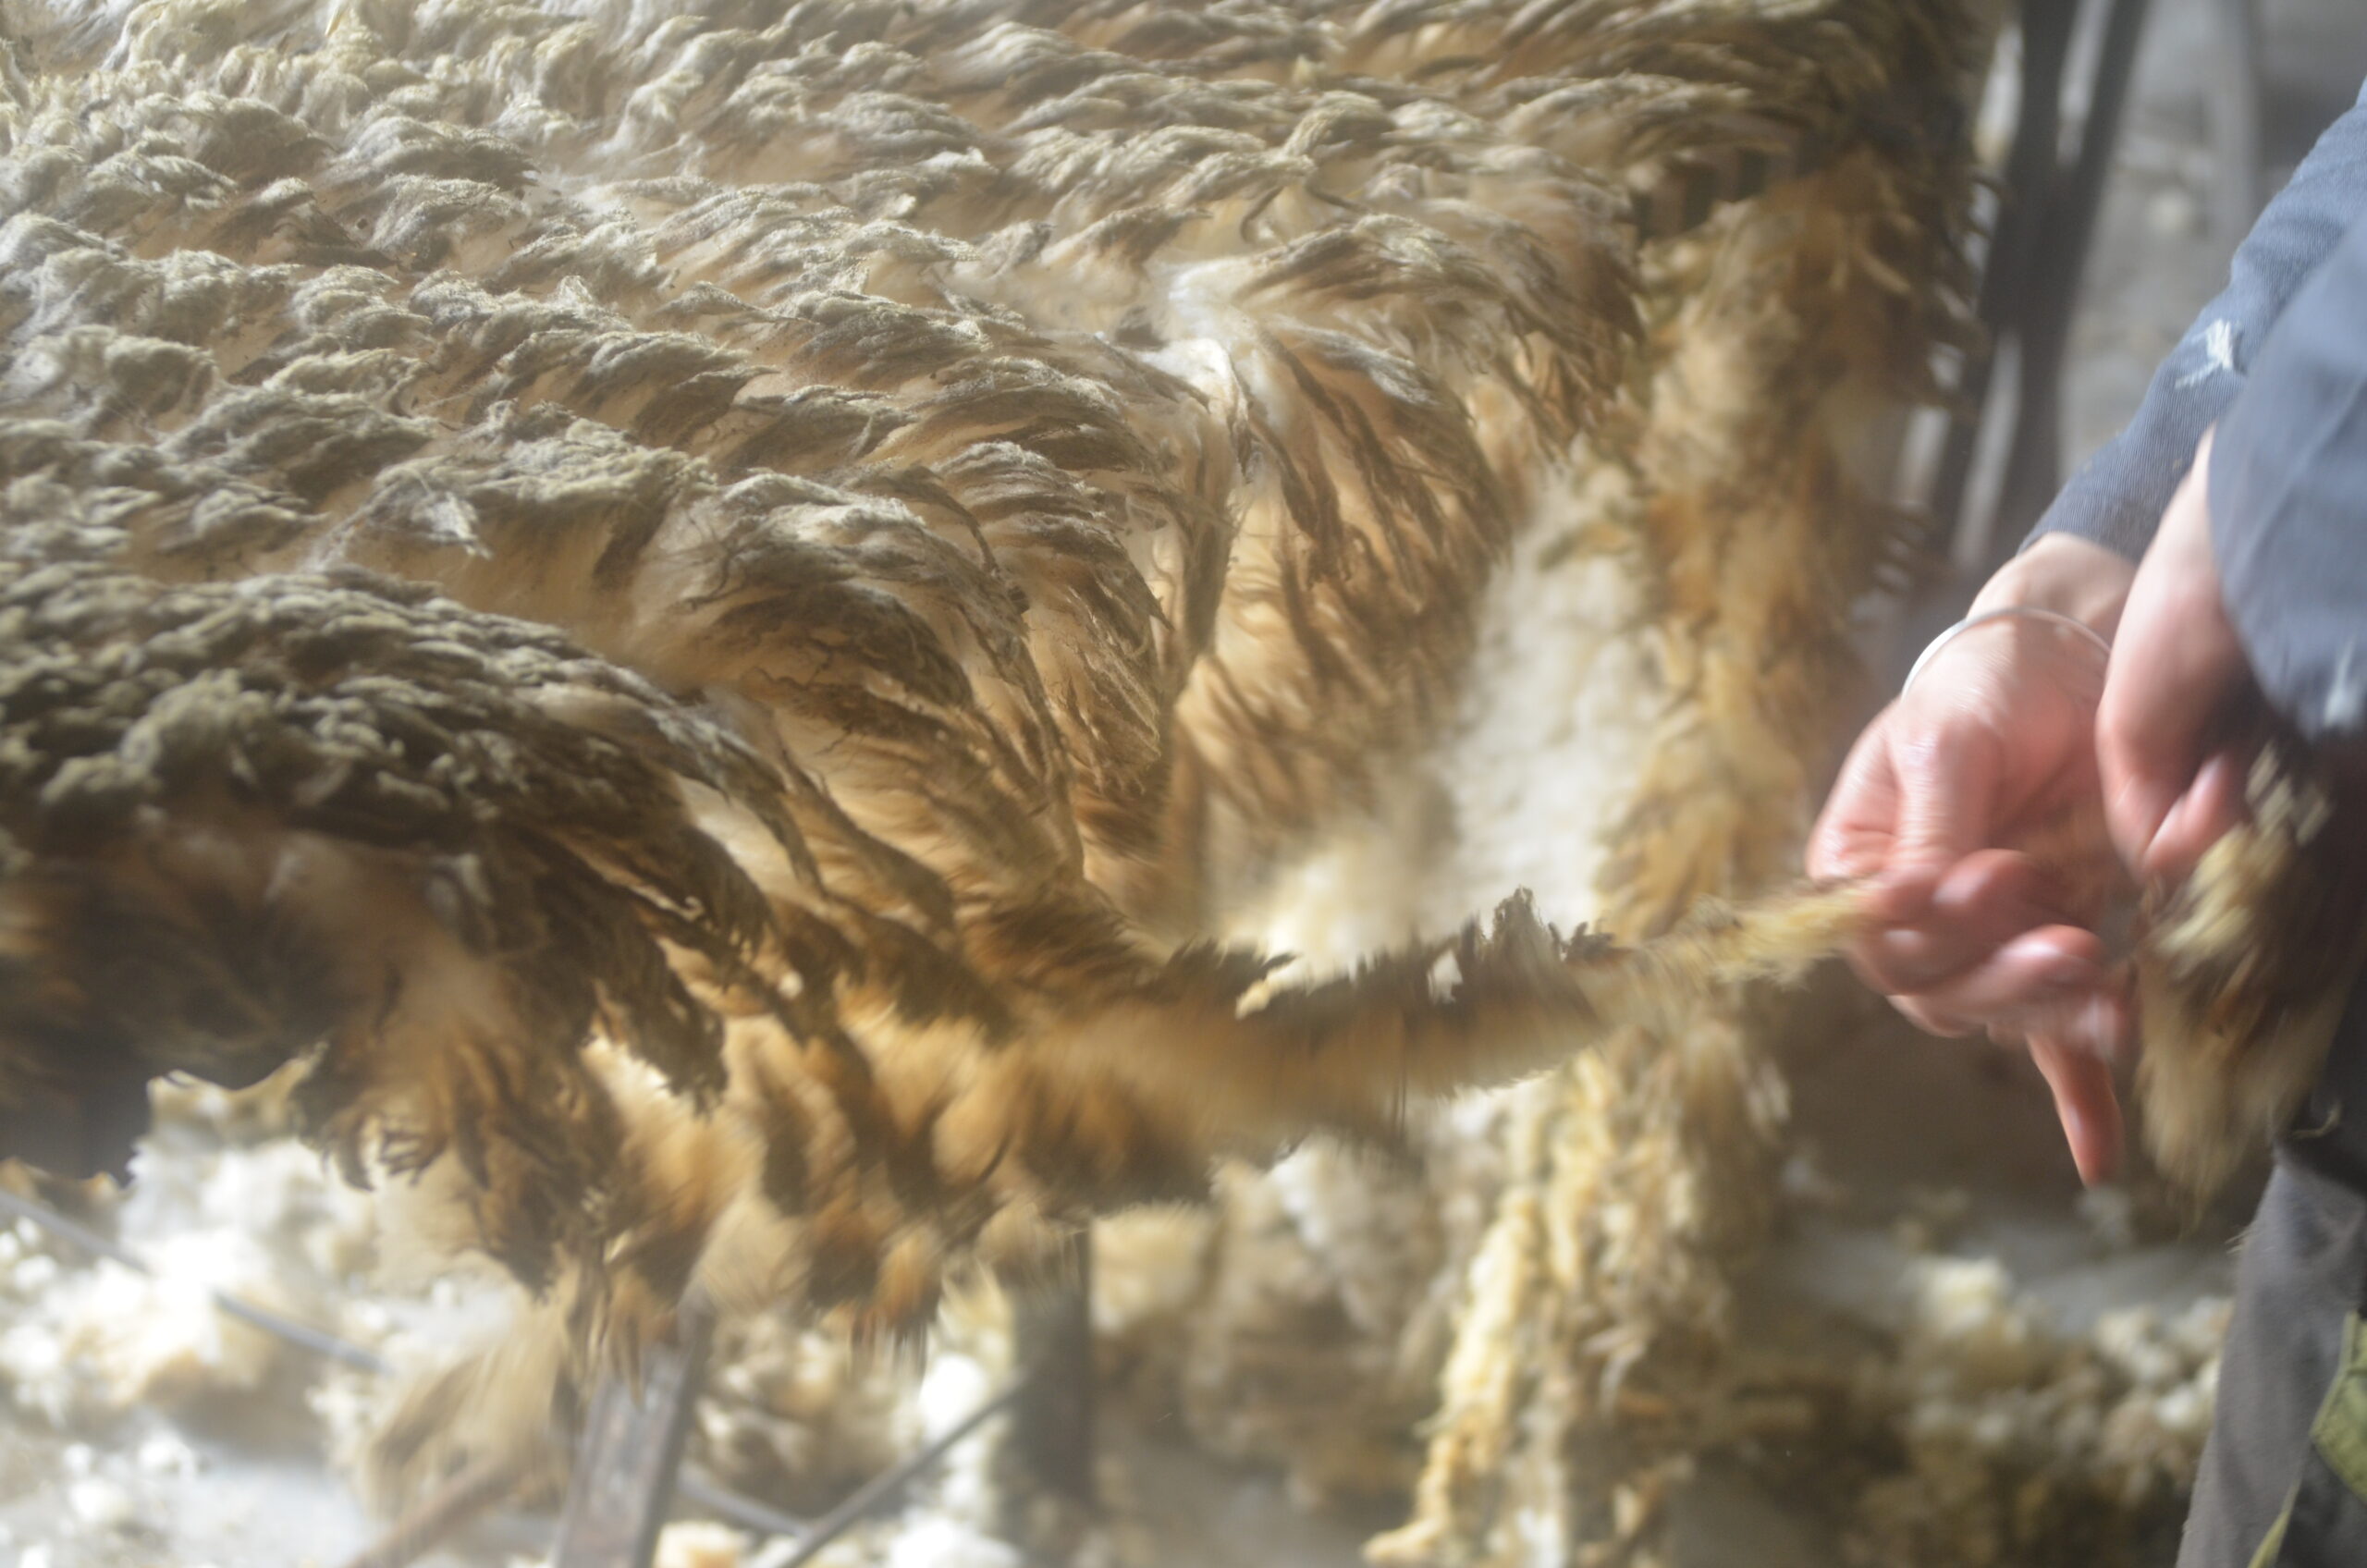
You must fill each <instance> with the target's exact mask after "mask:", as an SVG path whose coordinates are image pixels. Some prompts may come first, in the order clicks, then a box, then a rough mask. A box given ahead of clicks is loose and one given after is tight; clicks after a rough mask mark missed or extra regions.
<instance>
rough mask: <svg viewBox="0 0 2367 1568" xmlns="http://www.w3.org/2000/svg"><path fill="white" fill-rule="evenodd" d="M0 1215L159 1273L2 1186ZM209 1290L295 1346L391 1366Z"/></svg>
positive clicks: (348, 1361) (376, 1368) (368, 1367)
mask: <svg viewBox="0 0 2367 1568" xmlns="http://www.w3.org/2000/svg"><path fill="white" fill-rule="evenodd" d="M0 1213H6V1214H10V1215H14V1216H15V1217H16V1218H18V1219H30V1220H31V1221H32V1222H33V1223H34V1224H36V1225H38V1226H40V1227H41V1228H42V1229H43V1230H44V1231H48V1232H50V1234H52V1235H54V1236H57V1237H59V1238H61V1239H62V1240H65V1241H67V1242H71V1243H73V1244H74V1245H76V1246H78V1247H80V1248H81V1249H82V1250H83V1251H84V1252H88V1253H93V1254H96V1255H97V1256H100V1257H104V1258H105V1259H107V1260H108V1261H109V1262H112V1263H120V1264H122V1265H123V1266H124V1267H125V1268H129V1269H131V1270H132V1271H133V1272H135V1273H139V1274H145V1275H147V1276H149V1277H150V1278H152V1279H153V1278H154V1277H155V1273H156V1271H155V1269H153V1268H150V1267H149V1265H148V1261H147V1259H145V1258H143V1257H141V1256H140V1255H139V1254H138V1253H136V1252H133V1251H132V1250H131V1249H130V1248H129V1247H127V1246H125V1245H124V1244H123V1243H120V1242H117V1241H114V1240H111V1239H109V1238H108V1237H105V1236H102V1235H100V1234H99V1233H98V1232H97V1231H93V1230H92V1229H91V1228H90V1227H89V1226H87V1225H80V1224H77V1223H76V1222H75V1221H73V1220H71V1219H67V1217H66V1216H64V1215H62V1214H60V1213H58V1212H57V1211H56V1210H55V1209H54V1208H51V1207H48V1206H47V1205H45V1204H38V1203H35V1202H33V1201H32V1200H31V1198H23V1197H18V1195H17V1194H14V1193H12V1192H10V1191H8V1190H7V1189H6V1187H0ZM206 1294H207V1295H208V1296H209V1297H211V1298H212V1300H213V1302H214V1305H215V1307H216V1308H218V1309H219V1310H221V1311H223V1312H225V1313H227V1314H228V1315H229V1316H230V1317H236V1318H238V1319H239V1320H240V1321H241V1322H246V1323H251V1324H253V1325H254V1326H255V1327H256V1328H258V1329H263V1330H264V1332H265V1333H268V1334H274V1335H276V1336H277V1337H279V1338H280V1339H283V1340H286V1341H288V1343H290V1344H293V1345H300V1346H301V1347H303V1348H304V1349H306V1350H308V1351H311V1352H312V1353H313V1354H314V1355H318V1356H324V1357H325V1358H327V1359H328V1360H330V1361H340V1362H343V1363H344V1364H345V1365H346V1366H357V1367H360V1368H361V1369H362V1371H364V1372H384V1371H386V1362H385V1361H383V1360H382V1359H380V1358H379V1357H378V1356H376V1355H374V1354H371V1353H370V1352H368V1351H366V1350H363V1349H362V1347H361V1346H360V1345H357V1344H355V1343H353V1342H352V1341H349V1340H341V1339H339V1338H337V1336H336V1335H335V1334H332V1333H328V1332H326V1331H325V1330H323V1329H315V1328H313V1327H312V1326H311V1325H310V1324H306V1323H299V1322H297V1321H296V1320H295V1319H294V1318H292V1317H281V1316H280V1315H279V1314H278V1313H276V1312H274V1311H272V1310H271V1309H270V1308H268V1307H263V1306H257V1305H255V1304H254V1303H252V1302H251V1301H246V1300H243V1299H241V1298H239V1297H238V1296H234V1295H231V1294H230V1293H229V1292H227V1291H208V1292H206Z"/></svg>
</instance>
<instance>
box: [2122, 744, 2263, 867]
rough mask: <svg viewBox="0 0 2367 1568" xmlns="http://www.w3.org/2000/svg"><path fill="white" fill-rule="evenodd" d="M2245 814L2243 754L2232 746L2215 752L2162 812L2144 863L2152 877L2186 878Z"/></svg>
mask: <svg viewBox="0 0 2367 1568" xmlns="http://www.w3.org/2000/svg"><path fill="white" fill-rule="evenodd" d="M2243 818H2244V764H2243V759H2242V758H2241V757H2240V756H2238V754H2237V753H2234V752H2231V751H2218V752H2214V753H2212V754H2211V756H2210V757H2209V758H2208V759H2207V760H2205V761H2204V763H2203V765H2202V768H2201V771H2200V772H2198V773H2197V774H2196V775H2195V776H2194V783H2193V785H2192V787H2191V788H2189V790H2187V791H2186V793H2184V794H2182V795H2180V796H2179V797H2178V798H2177V801H2176V802H2174V803H2173V804H2172V805H2171V807H2170V809H2169V812H2168V814H2167V815H2165V816H2164V817H2163V818H2162V823H2161V826H2160V827H2158V828H2156V829H2155V830H2154V833H2153V840H2152V844H2151V845H2150V846H2149V847H2148V848H2147V850H2146V851H2145V861H2144V864H2142V865H2141V866H2140V867H2139V869H2140V871H2141V872H2143V874H2144V875H2145V876H2148V877H2152V878H2155V879H2158V880H2161V881H2165V882H2182V881H2184V880H2185V879H2186V877H2187V876H2188V875H2189V873H2190V872H2192V871H2193V870H2194V868H2195V865H2196V864H2197V863H2199V862H2200V861H2201V859H2202V854H2203V851H2206V850H2208V849H2209V848H2211V846H2212V845H2214V844H2215V843H2217V842H2218V841H2219V840H2220V839H2222V838H2223V837H2225V836H2226V834H2227V833H2228V832H2230V831H2231V830H2233V829H2234V828H2235V827H2237V826H2238V824H2239V823H2241V822H2242V821H2243Z"/></svg>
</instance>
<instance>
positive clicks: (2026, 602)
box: [1966, 533, 2137, 639]
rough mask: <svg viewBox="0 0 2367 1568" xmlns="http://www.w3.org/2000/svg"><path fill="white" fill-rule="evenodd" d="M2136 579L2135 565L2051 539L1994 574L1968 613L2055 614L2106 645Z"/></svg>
mask: <svg viewBox="0 0 2367 1568" xmlns="http://www.w3.org/2000/svg"><path fill="white" fill-rule="evenodd" d="M2136 578H2137V566H2136V563H2135V562H2133V561H2130V560H2129V559H2128V558H2127V557H2123V556H2121V555H2119V554H2117V553H2116V552H2114V551H2112V550H2108V549H2106V548H2104V547H2103V545H2094V544H2091V543H2089V542H2088V541H2087V540H2085V539H2080V538H2076V537H2074V536H2072V535H2070V534H2067V533H2050V534H2047V535H2046V536H2045V537H2044V538H2042V539H2040V540H2038V541H2037V542H2036V543H2035V544H2033V545H2030V548H2029V549H2027V550H2024V551H2023V552H2022V553H2021V554H2020V555H2018V556H2016V557H2014V558H2013V559H2012V560H2009V561H2007V562H2006V563H2005V565H2004V566H2002V567H2000V568H1998V569H1997V573H1996V575H1995V576H1993V577H1992V578H1990V580H1989V581H1988V582H1987V583H1985V584H1984V585H1983V586H1982V587H1981V592H1980V593H1979V594H1975V595H1974V596H1973V601H1972V605H1971V607H1970V608H1969V609H1968V611H1967V612H1966V613H1967V614H1968V615H1982V614H1986V613H1988V612H1989V611H1992V610H2001V609H2006V608H2010V607H2013V606H2029V607H2031V608H2034V609H2042V610H2053V611H2054V613H2055V614H2057V615H2067V616H2069V617H2071V618H2072V619H2075V620H2078V621H2080V622H2082V623H2084V624H2085V625H2088V626H2090V627H2092V628H2094V629H2095V631H2097V632H2098V633H2099V634H2101V635H2102V636H2103V637H2104V638H2106V639H2110V637H2111V636H2112V634H2113V631H2115V629H2116V628H2117V627H2118V626H2119V625H2120V612H2121V610H2122V608H2123V606H2126V605H2127V604H2128V587H2129V584H2130V583H2131V582H2135V581H2136Z"/></svg>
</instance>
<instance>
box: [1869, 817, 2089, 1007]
mask: <svg viewBox="0 0 2367 1568" xmlns="http://www.w3.org/2000/svg"><path fill="white" fill-rule="evenodd" d="M2079 913H2082V912H2076V911H2070V910H2067V909H2065V908H2063V907H2062V903H2061V900H2060V898H2059V897H2058V895H2057V890H2056V888H2055V887H2054V882H2053V880H2052V878H2050V877H2049V876H2047V875H2046V874H2045V873H2044V872H2043V871H2042V870H2041V869H2040V868H2039V867H2038V865H2037V864H2036V863H2034V862H2033V861H2031V860H2030V857H2029V856H2027V855H2023V854H2019V853H2017V852H2015V851H2010V850H1981V851H1976V852H1975V853H1973V854H1969V855H1967V856H1966V857H1965V858H1964V859H1962V860H1960V861H1958V862H1956V864H1954V865H1952V866H1950V867H1949V868H1948V869H1947V871H1946V873H1945V875H1944V876H1942V877H1940V878H1939V880H1938V882H1937V884H1936V886H1935V887H1934V888H1932V893H1931V895H1930V896H1929V898H1928V899H1927V900H1925V908H1924V910H1923V912H1922V913H1921V915H1920V917H1919V919H1917V920H1916V921H1915V923H1914V924H1912V925H1895V926H1892V927H1889V928H1887V929H1877V930H1875V931H1874V932H1872V933H1871V934H1870V935H1869V936H1867V937H1864V938H1863V939H1861V940H1860V941H1859V942H1858V945H1857V949H1856V955H1855V956H1856V957H1857V958H1858V961H1859V962H1858V964H1857V965H1856V967H1857V968H1858V973H1859V974H1860V975H1862V976H1863V977H1865V979H1866V981H1867V983H1868V984H1869V985H1871V986H1874V987H1875V988H1876V989H1877V990H1881V991H1883V992H1885V993H1896V992H1904V991H1920V990H1925V989H1928V988H1930V987H1931V986H1934V985H1936V984H1938V983H1940V982H1942V981H1944V980H1946V979H1947V978H1948V977H1950V976H1952V975H1955V974H1961V973H1962V972H1964V971H1965V970H1968V969H1969V968H1971V967H1972V966H1973V965H1975V964H1978V963H1980V962H1981V961H1983V960H1984V959H1986V958H1988V957H1989V956H1990V955H1991V954H1992V953H1993V952H1995V951H1996V950H1997V949H1998V948H1999V947H2000V946H2002V945H2003V944H2005V942H2007V941H2010V940H2011V939H2013V938H2014V937H2017V936H2019V935H2021V934H2022V933H2023V932H2025V931H2030V930H2032V929H2035V928H2037V927H2040V926H2045V925H2057V924H2063V923H2066V922H2067V921H2070V920H2074V919H2076V917H2077V916H2078V915H2079Z"/></svg>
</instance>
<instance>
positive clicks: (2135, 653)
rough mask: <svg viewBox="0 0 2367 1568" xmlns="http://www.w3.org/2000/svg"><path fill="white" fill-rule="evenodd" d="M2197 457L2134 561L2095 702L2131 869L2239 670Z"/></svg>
mask: <svg viewBox="0 0 2367 1568" xmlns="http://www.w3.org/2000/svg"><path fill="white" fill-rule="evenodd" d="M2206 462H2207V446H2206V451H2205V456H2203V457H2199V458H2198V459H2197V461H2196V465H2195V468H2194V470H2193V472H2189V474H2188V476H2187V479H2186V482H2185V483H2184V484H2181V485H2180V486H2179V487H2178V492H2177V496H2175V497H2173V498H2172V500H2171V502H2170V505H2169V507H2168V508H2167V509H2166V510H2165V511H2164V512H2163V514H2162V526H2161V530H2160V532H2159V533H2157V534H2156V535H2155V537H2154V540H2153V544H2152V547H2151V548H2149V549H2148V550H2147V551H2146V553H2145V560H2144V563H2143V564H2142V565H2141V566H2140V567H2139V568H2138V571H2137V581H2136V582H2135V583H2134V584H2133V585H2132V586H2131V587H2130V589H2129V594H2128V608H2127V610H2126V611H2125V612H2123V614H2122V616H2121V622H2120V631H2119V635H2118V638H2117V641H2116V644H2115V646H2114V649H2113V656H2112V663H2111V666H2110V668H2109V669H2108V670H2107V672H2106V677H2105V680H2104V694H2103V700H2102V702H2101V703H2100V704H2098V706H2097V709H2096V762H2097V767H2098V771H2099V774H2100V777H2101V778H2102V781H2103V800H2104V817H2105V821H2106V824H2107V825H2108V826H2109V827H2110V828H2111V830H2112V836H2113V842H2114V844H2115V845H2116V847H2117V848H2118V849H2119V851H2120V854H2121V858H2122V860H2123V861H2124V863H2125V864H2128V866H2129V867H2130V868H2131V869H2133V870H2137V871H2139V872H2140V874H2141V873H2142V872H2143V870H2144V868H2145V867H2146V865H2147V864H2148V862H2149V860H2150V858H2151V853H2152V844H2153V840H2154V839H2155V838H2156V836H2158V835H2159V833H2160V832H2161V829H2162V827H2163V824H2164V822H2165V820H2166V819H2167V818H2168V816H2169V814H2170V812H2171V810H2172V808H2174V807H2175V806H2176V805H2177V803H2178V801H2179V798H2180V797H2181V796H2183V795H2185V794H2186V793H2187V791H2188V790H2189V786H2191V785H2192V784H2193V783H2194V781H2195V774H2196V770H2197V769H2198V768H2199V767H2200V766H2201V763H2202V760H2203V737H2204V735H2205V733H2206V732H2207V729H2208V728H2209V726H2210V725H2211V723H2212V722H2213V721H2214V718H2216V717H2217V716H2218V714H2219V711H2220V709H2221V708H2222V707H2223V706H2224V705H2225V704H2226V699H2227V698H2228V696H2229V695H2230V694H2231V693H2232V692H2234V691H2235V690H2236V688H2237V687H2238V685H2240V683H2241V682H2242V680H2244V678H2245V670H2246V664H2245V659H2244V654H2243V648H2242V644H2241V643H2239V642H2238V640H2237V637H2236V632H2235V629H2234V627H2233V626H2231V625H2230V624H2229V623H2228V620H2227V612H2226V606H2225V605H2224V604H2223V603H2222V601H2221V598H2220V591H2219V570H2218V564H2217V562H2216V560H2215V559H2214V557H2213V555H2212V546H2211V532H2210V522H2211V519H2210V511H2209V506H2208V502H2207V491H2206V489H2205V483H2206V481H2205V465H2206Z"/></svg>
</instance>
